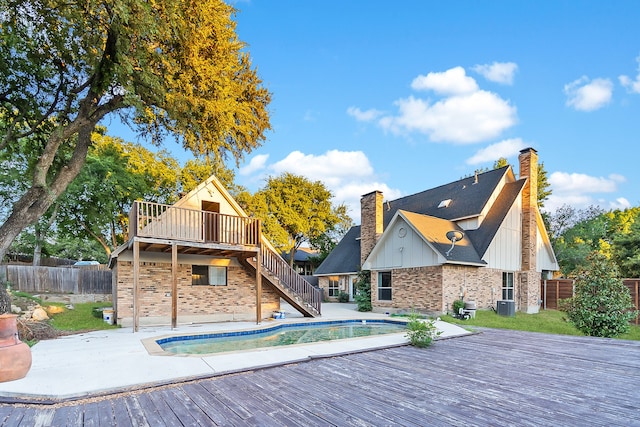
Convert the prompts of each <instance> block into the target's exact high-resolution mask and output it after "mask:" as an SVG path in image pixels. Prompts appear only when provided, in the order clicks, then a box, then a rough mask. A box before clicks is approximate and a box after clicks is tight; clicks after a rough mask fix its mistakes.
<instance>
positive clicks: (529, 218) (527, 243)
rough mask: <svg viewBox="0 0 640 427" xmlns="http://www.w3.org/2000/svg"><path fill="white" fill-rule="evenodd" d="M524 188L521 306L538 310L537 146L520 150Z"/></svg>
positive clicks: (519, 298)
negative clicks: (524, 181)
mask: <svg viewBox="0 0 640 427" xmlns="http://www.w3.org/2000/svg"><path fill="white" fill-rule="evenodd" d="M518 160H519V161H520V179H522V178H526V179H527V182H526V183H525V185H524V188H523V189H522V259H521V264H522V265H521V271H522V272H521V274H520V286H519V288H520V289H519V296H518V298H517V299H518V301H519V303H520V307H519V309H520V310H521V311H525V312H528V313H537V312H538V309H539V304H538V300H539V299H540V274H539V273H538V272H536V263H537V251H538V248H537V241H538V222H537V213H538V154H537V152H536V150H534V149H533V148H526V149H524V150H522V151H520V156H519V157H518Z"/></svg>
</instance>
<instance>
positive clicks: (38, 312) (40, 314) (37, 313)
mask: <svg viewBox="0 0 640 427" xmlns="http://www.w3.org/2000/svg"><path fill="white" fill-rule="evenodd" d="M31 318H32V319H33V320H48V319H49V316H48V315H47V312H46V311H45V309H44V308H42V307H38V308H36V309H35V310H33V314H32V315H31Z"/></svg>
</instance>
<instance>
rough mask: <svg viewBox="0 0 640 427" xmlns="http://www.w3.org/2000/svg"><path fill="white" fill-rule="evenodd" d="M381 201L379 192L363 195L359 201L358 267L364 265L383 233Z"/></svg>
mask: <svg viewBox="0 0 640 427" xmlns="http://www.w3.org/2000/svg"><path fill="white" fill-rule="evenodd" d="M382 199H383V196H382V193H381V192H380V191H373V192H371V193H368V194H365V195H364V196H362V198H361V199H360V265H362V264H364V262H365V261H366V259H367V257H368V256H369V254H370V253H371V251H372V250H373V247H374V246H375V245H376V243H377V242H378V238H379V237H380V236H381V235H382V232H383V231H384V230H383V224H382V223H383V211H382V202H383V200H382Z"/></svg>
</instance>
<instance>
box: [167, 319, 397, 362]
mask: <svg viewBox="0 0 640 427" xmlns="http://www.w3.org/2000/svg"><path fill="white" fill-rule="evenodd" d="M405 331H406V323H405V322H402V321H392V320H385V319H370V320H354V319H352V320H336V321H327V322H308V323H281V324H279V325H276V326H271V327H267V328H261V329H252V330H245V331H233V332H217V333H210V334H199V335H186V336H185V335H182V336H171V337H165V338H160V339H157V340H155V343H156V344H157V345H158V346H160V348H161V349H162V350H163V351H164V352H165V353H169V354H175V355H190V354H193V355H198V354H212V353H222V352H228V351H238V350H254V349H258V348H265V347H279V346H287V345H294V344H305V343H313V342H319V341H331V340H338V339H346V338H360V337H369V336H374V335H383V334H394V333H401V332H405Z"/></svg>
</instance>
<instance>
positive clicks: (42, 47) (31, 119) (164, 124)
mask: <svg viewBox="0 0 640 427" xmlns="http://www.w3.org/2000/svg"><path fill="white" fill-rule="evenodd" d="M235 12H236V11H235V9H234V8H232V7H231V6H229V5H227V4H225V3H224V2H222V1H220V0H201V1H182V0H161V1H157V2H146V1H140V0H109V1H101V0H71V1H59V0H50V1H44V0H32V1H30V0H18V1H11V0H0V151H2V152H3V154H8V155H9V156H11V155H13V154H16V155H18V154H20V153H22V154H24V153H25V151H26V152H28V156H29V158H30V159H33V161H32V162H31V163H30V164H29V168H28V171H27V173H28V175H27V176H26V177H24V178H23V179H24V180H25V181H28V185H27V186H26V187H27V189H26V190H25V191H23V192H22V193H21V194H20V196H19V198H17V201H16V202H15V203H14V204H13V206H12V208H11V213H10V214H9V215H8V218H7V219H6V221H5V222H4V223H3V224H2V226H0V259H2V257H3V256H4V254H5V252H6V250H7V248H8V247H9V245H10V244H11V242H12V241H13V240H14V238H15V237H16V236H17V235H18V234H19V233H20V231H21V230H22V229H23V228H25V227H26V226H28V225H30V224H33V223H34V222H36V221H37V220H38V218H40V217H41V216H42V215H43V214H44V213H45V212H46V211H47V210H48V209H49V207H50V206H51V205H52V204H53V203H54V201H55V200H56V199H57V198H58V197H59V196H60V195H61V194H62V193H63V192H64V191H65V189H66V188H67V186H68V185H69V183H70V182H71V181H73V179H74V178H75V177H76V176H77V174H78V173H79V172H80V170H81V168H82V165H83V164H84V162H85V159H86V156H87V152H88V149H89V146H90V145H91V143H92V139H91V135H92V133H93V131H94V129H95V128H96V126H97V125H98V123H100V122H101V121H103V119H105V118H106V117H108V116H114V115H118V116H119V118H120V119H121V120H122V121H124V122H125V123H128V124H129V125H131V126H132V127H133V128H134V129H135V130H137V131H138V132H140V134H141V135H143V136H146V137H148V138H150V139H151V140H152V141H153V142H155V143H156V144H160V143H161V142H162V141H163V139H164V138H165V137H167V136H168V135H172V136H175V137H176V138H177V140H178V141H179V142H180V143H181V144H182V145H183V146H184V147H185V148H186V149H188V150H190V151H192V152H193V153H194V154H195V155H196V156H201V155H213V156H215V157H217V158H223V157H225V156H229V155H230V156H233V157H234V158H235V159H236V160H238V159H240V158H242V156H243V155H244V154H245V153H248V152H250V151H251V150H252V149H254V148H256V147H257V146H259V145H260V143H261V142H262V141H263V140H264V138H265V132H266V131H267V130H268V129H269V128H270V124H269V115H268V111H267V106H268V103H269V101H270V93H269V92H268V91H267V90H266V89H265V88H264V87H262V82H261V80H260V78H259V77H258V75H257V72H256V70H255V69H254V68H252V66H251V62H250V59H249V56H248V53H247V52H246V50H245V45H244V43H242V42H241V41H240V40H239V39H238V37H237V35H236V33H235V22H234V21H233V17H234V14H235Z"/></svg>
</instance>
